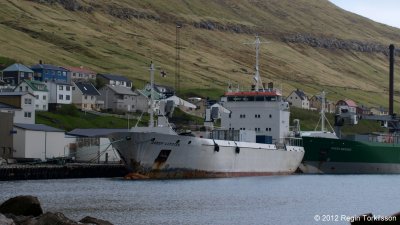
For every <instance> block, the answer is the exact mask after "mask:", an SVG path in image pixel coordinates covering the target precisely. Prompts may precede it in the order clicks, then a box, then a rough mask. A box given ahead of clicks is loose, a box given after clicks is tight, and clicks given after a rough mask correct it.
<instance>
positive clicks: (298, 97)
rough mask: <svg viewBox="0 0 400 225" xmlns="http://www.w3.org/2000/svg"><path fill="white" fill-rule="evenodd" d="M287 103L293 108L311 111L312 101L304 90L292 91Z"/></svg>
mask: <svg viewBox="0 0 400 225" xmlns="http://www.w3.org/2000/svg"><path fill="white" fill-rule="evenodd" d="M286 101H288V102H289V104H290V105H291V106H293V107H296V108H301V109H310V101H309V99H308V97H307V95H306V94H305V93H304V92H303V91H302V90H299V89H296V90H294V91H292V93H290V95H289V96H288V97H287V98H286Z"/></svg>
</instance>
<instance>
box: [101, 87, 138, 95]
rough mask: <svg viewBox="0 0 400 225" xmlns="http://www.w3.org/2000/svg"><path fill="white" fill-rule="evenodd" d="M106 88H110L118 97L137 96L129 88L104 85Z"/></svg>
mask: <svg viewBox="0 0 400 225" xmlns="http://www.w3.org/2000/svg"><path fill="white" fill-rule="evenodd" d="M106 86H107V87H108V88H110V89H111V90H112V91H114V92H115V93H117V94H120V95H138V94H137V93H135V92H133V91H132V90H131V89H130V88H126V87H123V86H118V85H110V84H107V85H106Z"/></svg>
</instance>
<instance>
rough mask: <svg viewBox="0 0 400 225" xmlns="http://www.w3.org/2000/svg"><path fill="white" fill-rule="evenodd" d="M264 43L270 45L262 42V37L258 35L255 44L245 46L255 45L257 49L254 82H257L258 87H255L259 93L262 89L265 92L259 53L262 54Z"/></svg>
mask: <svg viewBox="0 0 400 225" xmlns="http://www.w3.org/2000/svg"><path fill="white" fill-rule="evenodd" d="M262 43H268V42H261V41H260V37H259V36H258V35H256V40H255V41H254V42H253V43H245V44H252V45H255V47H256V66H255V70H256V72H255V75H254V80H255V81H256V85H255V90H256V91H259V88H260V87H261V89H262V90H263V91H264V85H262V82H261V76H260V68H259V67H260V66H259V53H260V44H262Z"/></svg>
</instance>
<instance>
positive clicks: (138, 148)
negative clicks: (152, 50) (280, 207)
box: [110, 37, 304, 179]
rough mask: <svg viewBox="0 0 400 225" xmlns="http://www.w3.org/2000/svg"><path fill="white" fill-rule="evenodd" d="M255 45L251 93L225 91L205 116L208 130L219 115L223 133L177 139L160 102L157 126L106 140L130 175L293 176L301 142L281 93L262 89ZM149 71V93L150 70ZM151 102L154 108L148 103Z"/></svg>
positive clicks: (118, 134) (301, 151)
mask: <svg viewBox="0 0 400 225" xmlns="http://www.w3.org/2000/svg"><path fill="white" fill-rule="evenodd" d="M254 44H255V45H256V53H257V54H256V71H255V77H254V78H255V80H256V83H255V85H253V87H252V90H250V91H247V92H243V91H233V90H228V92H226V93H225V95H224V97H222V99H221V102H220V104H217V105H214V106H213V107H211V108H209V109H208V111H207V112H208V113H207V118H206V120H208V121H207V122H208V124H210V123H211V122H212V120H213V119H214V118H217V115H220V117H219V118H220V119H221V126H222V127H223V129H214V130H212V131H210V132H201V133H196V134H197V135H193V134H194V132H193V134H191V135H188V133H185V134H184V135H180V134H177V133H176V132H175V131H174V130H173V129H171V128H170V126H169V124H168V121H167V119H166V118H165V117H164V116H163V115H162V114H165V107H163V106H165V105H168V104H165V102H164V104H161V106H160V107H159V109H158V110H157V111H158V113H159V116H158V125H157V126H154V125H153V124H154V121H153V120H152V118H153V116H152V115H151V117H150V118H151V121H150V125H149V127H133V128H132V129H131V130H130V131H128V132H120V133H114V134H113V135H112V136H111V137H110V138H111V141H112V143H113V145H114V147H115V148H116V149H117V151H118V152H119V154H120V156H121V158H122V159H123V160H124V162H125V163H126V165H127V166H128V167H129V168H130V169H131V170H132V171H133V172H134V173H136V174H138V175H139V174H140V176H141V177H148V178H161V179H165V178H204V177H234V176H265V175H277V174H290V173H293V172H295V171H296V169H297V168H298V166H299V164H300V162H301V160H302V159H303V156H304V149H303V147H302V145H301V139H299V138H295V137H293V136H292V135H291V132H290V131H289V115H290V112H289V104H288V103H287V102H285V101H284V100H283V99H282V95H281V93H280V91H279V90H278V89H274V88H273V87H271V86H270V87H269V88H266V89H264V87H263V85H262V84H261V79H260V75H259V71H258V49H259V44H260V41H259V38H258V37H257V39H256V41H255V42H254ZM150 71H151V77H152V78H151V87H153V79H154V78H153V76H154V75H153V73H154V67H153V65H152V67H151V69H150ZM150 102H151V105H152V106H153V103H154V101H153V99H151V101H150ZM218 109H223V110H218ZM150 113H151V114H153V110H151V112H150ZM160 114H161V115H160Z"/></svg>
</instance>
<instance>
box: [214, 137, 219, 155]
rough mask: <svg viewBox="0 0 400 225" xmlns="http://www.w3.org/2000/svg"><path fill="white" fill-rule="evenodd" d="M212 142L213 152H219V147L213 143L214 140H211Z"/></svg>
mask: <svg viewBox="0 0 400 225" xmlns="http://www.w3.org/2000/svg"><path fill="white" fill-rule="evenodd" d="M213 142H214V151H215V152H219V145H218V144H217V143H216V142H215V140H214V139H213Z"/></svg>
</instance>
